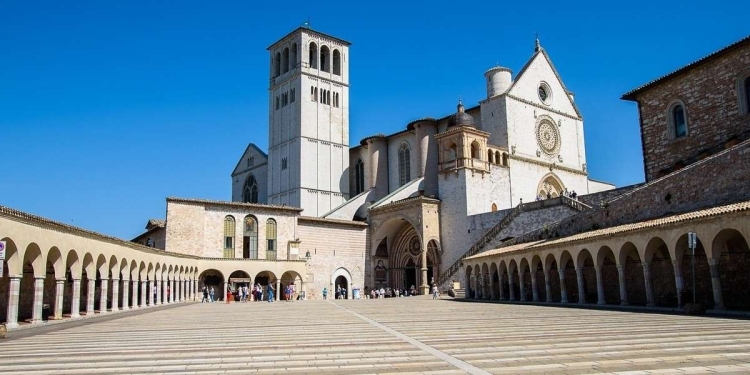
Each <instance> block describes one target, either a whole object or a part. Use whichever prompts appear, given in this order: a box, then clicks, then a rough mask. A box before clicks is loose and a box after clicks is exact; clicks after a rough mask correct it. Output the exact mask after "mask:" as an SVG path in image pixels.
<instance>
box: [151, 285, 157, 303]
mask: <svg viewBox="0 0 750 375" xmlns="http://www.w3.org/2000/svg"><path fill="white" fill-rule="evenodd" d="M152 289H153V291H154V304H156V303H157V301H156V285H154V287H153V288H152Z"/></svg>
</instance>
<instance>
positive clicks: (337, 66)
mask: <svg viewBox="0 0 750 375" xmlns="http://www.w3.org/2000/svg"><path fill="white" fill-rule="evenodd" d="M333 74H335V75H337V76H340V75H341V52H339V50H337V49H334V50H333Z"/></svg>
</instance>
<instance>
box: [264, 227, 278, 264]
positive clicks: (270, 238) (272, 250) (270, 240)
mask: <svg viewBox="0 0 750 375" xmlns="http://www.w3.org/2000/svg"><path fill="white" fill-rule="evenodd" d="M266 242H267V247H266V259H268V260H276V220H274V219H268V220H267V221H266Z"/></svg>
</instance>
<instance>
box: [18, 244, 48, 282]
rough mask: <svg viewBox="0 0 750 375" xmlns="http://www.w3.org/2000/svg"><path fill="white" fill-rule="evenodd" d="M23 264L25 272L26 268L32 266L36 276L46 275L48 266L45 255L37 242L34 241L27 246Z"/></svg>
mask: <svg viewBox="0 0 750 375" xmlns="http://www.w3.org/2000/svg"><path fill="white" fill-rule="evenodd" d="M23 266H24V272H23V273H27V271H26V268H27V266H30V267H32V268H33V276H34V277H43V276H44V275H45V273H46V271H47V268H46V267H45V262H44V257H43V256H42V250H41V249H40V248H39V245H37V244H36V243H34V242H32V243H30V244H29V246H27V247H26V251H24V253H23Z"/></svg>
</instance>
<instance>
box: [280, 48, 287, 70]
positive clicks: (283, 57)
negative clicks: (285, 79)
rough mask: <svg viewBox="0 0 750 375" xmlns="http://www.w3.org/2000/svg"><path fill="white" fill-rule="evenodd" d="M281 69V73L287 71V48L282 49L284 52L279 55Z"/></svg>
mask: <svg viewBox="0 0 750 375" xmlns="http://www.w3.org/2000/svg"><path fill="white" fill-rule="evenodd" d="M281 69H283V70H282V73H286V72H288V71H289V48H284V52H283V53H282V54H281Z"/></svg>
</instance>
